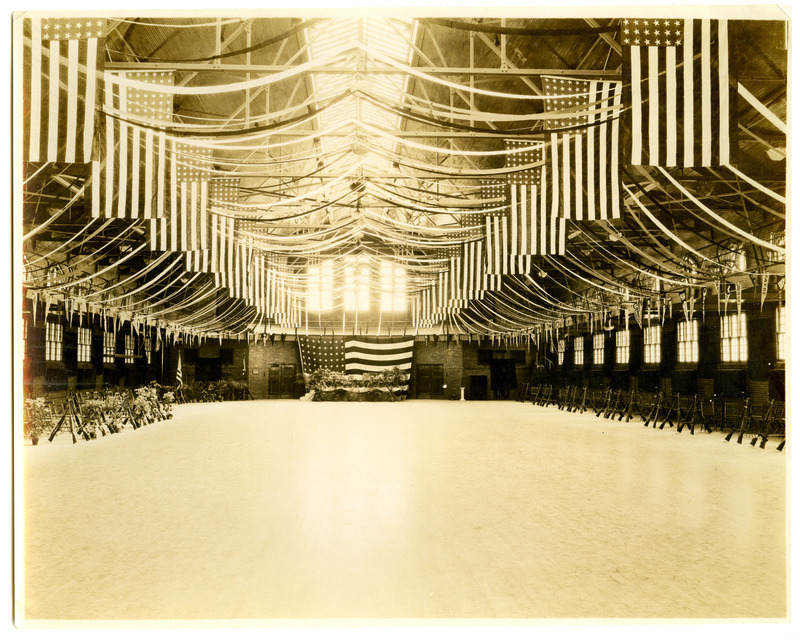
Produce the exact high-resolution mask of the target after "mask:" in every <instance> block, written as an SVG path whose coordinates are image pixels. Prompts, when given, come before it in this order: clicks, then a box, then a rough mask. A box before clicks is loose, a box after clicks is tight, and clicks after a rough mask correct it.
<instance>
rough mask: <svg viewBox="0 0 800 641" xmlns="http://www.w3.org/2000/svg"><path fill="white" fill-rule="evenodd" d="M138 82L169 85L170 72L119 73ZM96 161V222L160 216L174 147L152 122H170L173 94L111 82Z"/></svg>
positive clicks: (164, 209)
mask: <svg viewBox="0 0 800 641" xmlns="http://www.w3.org/2000/svg"><path fill="white" fill-rule="evenodd" d="M119 75H120V76H122V77H124V78H126V79H129V80H134V81H136V82H142V83H148V84H157V85H170V86H171V85H173V84H174V73H173V72H171V71H142V72H121V73H120V74H119ZM103 109H104V111H105V115H104V118H103V123H104V126H102V127H101V129H100V131H99V134H100V135H99V138H100V139H101V141H100V144H99V155H100V158H99V159H98V160H95V161H93V162H92V184H91V201H92V207H91V209H92V216H94V217H95V218H144V219H153V218H161V217H164V216H166V215H167V213H168V207H169V203H170V200H169V193H168V192H169V187H168V176H169V175H170V174H169V168H168V163H169V158H170V155H171V151H170V150H171V149H172V148H173V146H174V144H175V143H173V142H172V141H170V140H169V139H168V138H167V136H166V134H165V133H164V132H163V131H158V130H157V129H156V128H154V127H152V126H150V124H152V123H156V124H157V123H171V122H172V94H170V93H164V92H158V91H148V90H146V89H138V88H133V87H126V86H122V85H119V84H117V83H113V84H112V83H109V84H108V86H107V87H106V90H105V92H104V99H103Z"/></svg>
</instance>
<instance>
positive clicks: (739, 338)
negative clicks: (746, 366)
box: [721, 314, 747, 363]
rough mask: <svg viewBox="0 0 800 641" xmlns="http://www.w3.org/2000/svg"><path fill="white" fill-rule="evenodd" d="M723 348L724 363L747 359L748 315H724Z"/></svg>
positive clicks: (740, 361)
mask: <svg viewBox="0 0 800 641" xmlns="http://www.w3.org/2000/svg"><path fill="white" fill-rule="evenodd" d="M721 339H722V340H721V348H722V362H723V363H743V362H744V361H746V360H747V316H746V315H745V314H730V315H728V316H723V317H722V327H721Z"/></svg>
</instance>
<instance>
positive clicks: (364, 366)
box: [344, 336, 414, 375]
mask: <svg viewBox="0 0 800 641" xmlns="http://www.w3.org/2000/svg"><path fill="white" fill-rule="evenodd" d="M413 355H414V339H413V338H408V337H405V336H404V337H398V338H373V337H364V336H362V337H357V338H350V339H347V340H346V341H345V343H344V370H345V372H346V373H347V374H356V375H359V374H365V373H366V372H382V371H384V370H387V369H393V368H395V367H398V368H400V369H401V370H405V371H408V370H410V369H411V360H412V358H413Z"/></svg>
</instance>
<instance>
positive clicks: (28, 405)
mask: <svg viewBox="0 0 800 641" xmlns="http://www.w3.org/2000/svg"><path fill="white" fill-rule="evenodd" d="M23 426H24V427H23V432H24V435H25V437H26V438H29V439H31V443H33V444H34V445H36V444H38V443H39V438H40V437H41V436H42V434H44V433H45V432H47V430H48V429H49V428H51V427H52V423H51V420H50V412H49V411H48V410H47V405H45V401H44V399H43V398H28V399H25V421H24V423H23Z"/></svg>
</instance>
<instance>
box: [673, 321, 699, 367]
mask: <svg viewBox="0 0 800 641" xmlns="http://www.w3.org/2000/svg"><path fill="white" fill-rule="evenodd" d="M699 351H700V341H699V340H698V333H697V321H696V320H691V321H680V322H679V323H678V362H679V363H696V362H697V361H698V359H699Z"/></svg>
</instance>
